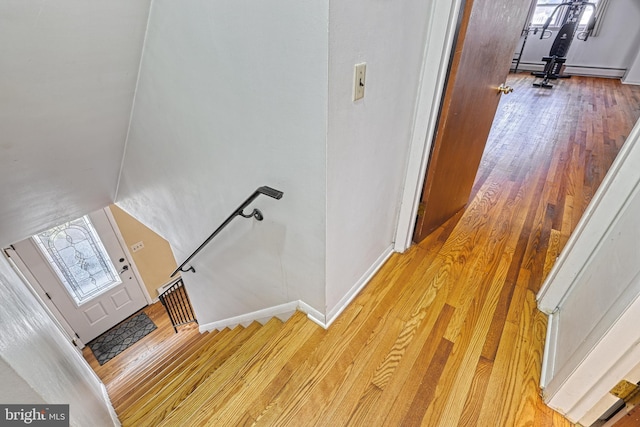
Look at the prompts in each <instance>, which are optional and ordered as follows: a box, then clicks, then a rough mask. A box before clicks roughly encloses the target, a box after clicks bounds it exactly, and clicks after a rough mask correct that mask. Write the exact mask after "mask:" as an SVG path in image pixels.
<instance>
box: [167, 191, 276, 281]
mask: <svg viewBox="0 0 640 427" xmlns="http://www.w3.org/2000/svg"><path fill="white" fill-rule="evenodd" d="M261 194H264V195H265V196H269V197H273V198H274V199H276V200H280V199H281V198H282V191H279V190H276V189H273V188H271V187H267V186H262V187H258V189H257V190H256V191H254V192H253V194H252V195H251V196H249V197H248V198H247V200H245V201H244V202H243V203H242V204H241V205H240V206H238V208H237V209H236V210H235V211H233V213H232V214H231V215H229V217H228V218H227V219H226V220H225V221H224V222H223V223H222V225H220V227H218V228H217V229H216V230H215V231H214V232H213V233H211V235H210V236H209V237H207V239H206V240H205V241H204V242H203V243H202V244H201V245H200V246H198V248H197V249H196V250H195V251H193V253H192V254H191V255H189V257H188V258H187V259H186V260H184V262H183V263H182V264H180V266H179V267H178V268H176V269H175V271H174V272H173V273H171V276H170V277H173V276H175V275H176V274H178V272H179V271H181V272H183V273H186V272H187V271H190V272H192V273H195V272H196V269H195V268H193V267H192V266H189V268H187V269H185V268H184V267H185V266H186V265H187V264H188V263H189V261H191V260H192V259H193V257H195V256H196V255H197V254H198V252H200V251H201V250H202V249H203V248H204V247H205V246H207V244H209V242H210V241H211V240H213V238H214V237H216V236H217V235H218V234H219V233H220V232H221V231H222V229H224V228H225V227H226V226H227V225H229V223H230V222H231V221H233V219H234V218H235V217H237V216H241V217H243V218H255V219H256V220H258V221H262V220H263V219H264V216H263V215H262V212H260V210H259V209H254V210H253V211H252V212H251V213H249V214H246V213H244V212H243V211H244V209H245V208H246V207H247V206H249V205H250V204H251V202H253V201H254V200H255V199H256V197H258V196H259V195H261Z"/></svg>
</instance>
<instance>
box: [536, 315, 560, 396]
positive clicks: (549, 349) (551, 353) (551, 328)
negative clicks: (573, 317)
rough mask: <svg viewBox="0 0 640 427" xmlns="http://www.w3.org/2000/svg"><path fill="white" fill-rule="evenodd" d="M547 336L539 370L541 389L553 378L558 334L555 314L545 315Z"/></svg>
mask: <svg viewBox="0 0 640 427" xmlns="http://www.w3.org/2000/svg"><path fill="white" fill-rule="evenodd" d="M547 316H548V317H547V336H546V338H545V342H544V353H543V355H542V369H541V372H540V387H541V388H542V390H544V388H545V387H546V386H547V384H548V383H549V381H550V380H551V378H553V369H554V366H555V364H554V361H555V357H556V338H557V336H558V321H557V319H556V318H555V315H554V314H553V313H552V314H548V315H547Z"/></svg>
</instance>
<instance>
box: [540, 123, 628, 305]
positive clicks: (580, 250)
mask: <svg viewBox="0 0 640 427" xmlns="http://www.w3.org/2000/svg"><path fill="white" fill-rule="evenodd" d="M638 140H640V120H639V121H638V122H636V125H635V126H634V128H633V129H632V130H631V133H630V134H629V137H628V138H627V141H626V143H625V144H624V145H623V146H622V149H621V150H620V152H619V153H618V156H617V157H616V159H615V160H614V162H613V164H612V165H611V168H610V169H609V172H608V173H607V175H606V176H605V177H604V179H603V181H602V183H601V184H600V187H598V190H597V191H596V194H595V195H594V196H593V199H592V200H591V203H589V205H588V206H587V209H586V210H585V212H584V214H583V215H582V218H580V221H579V222H578V224H577V225H576V228H575V229H574V231H573V233H571V237H570V238H569V240H568V241H567V244H566V246H565V247H564V249H563V250H562V251H561V252H560V256H559V257H558V260H557V261H556V263H555V264H554V266H553V268H552V269H551V271H550V272H549V275H548V276H547V279H546V280H545V282H544V283H543V285H542V287H541V288H540V291H539V292H538V295H537V300H538V308H539V309H540V310H542V311H543V312H545V313H547V314H548V313H552V312H554V311H555V310H556V308H557V307H558V306H560V304H561V301H562V299H563V298H564V297H565V295H567V294H568V293H569V292H570V291H571V288H572V287H573V286H574V284H575V282H576V279H577V278H578V276H579V275H580V273H581V272H582V271H583V269H584V267H585V266H586V265H587V264H588V263H589V261H590V260H591V257H592V256H593V254H594V251H595V250H596V248H597V247H598V244H599V242H600V241H602V239H603V238H605V236H606V234H607V232H608V230H609V228H610V227H611V225H612V224H613V223H614V222H615V219H616V217H617V216H618V215H619V214H620V211H621V209H622V208H623V206H624V205H625V202H626V200H627V199H628V197H629V196H630V195H631V194H632V192H633V189H634V188H635V186H636V185H637V184H638V183H639V182H640V153H638V154H636V153H635V152H636V151H638V150H640V145H638ZM578 243H579V244H578Z"/></svg>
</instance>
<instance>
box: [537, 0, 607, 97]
mask: <svg viewBox="0 0 640 427" xmlns="http://www.w3.org/2000/svg"><path fill="white" fill-rule="evenodd" d="M587 8H593V13H592V14H591V18H590V19H589V22H588V23H587V26H586V27H585V29H584V30H583V31H578V26H579V25H580V20H581V19H582V15H583V14H584V12H585V10H586V9H587ZM563 10H564V17H563V20H562V25H561V26H560V30H558V34H557V35H556V38H555V39H554V41H553V44H552V45H551V49H550V50H549V56H544V57H542V60H543V61H544V62H545V66H544V70H543V71H534V72H532V73H531V74H533V75H534V76H536V77H540V78H542V81H540V82H536V83H533V85H534V86H535V87H541V88H545V89H551V88H552V87H553V85H552V84H550V83H549V80H556V79H559V78H568V77H571V76H565V75H563V74H562V69H563V66H564V63H565V62H566V60H567V52H569V48H570V47H571V43H572V42H573V39H574V38H577V39H578V40H582V41H587V39H588V38H589V34H590V33H591V30H593V28H594V27H595V25H596V5H595V4H593V3H589V2H588V1H584V0H572V1H569V2H565V3H560V4H559V5H558V6H556V7H555V9H553V12H552V13H551V15H550V16H549V18H548V19H547V21H546V22H545V23H544V25H543V26H542V34H540V39H545V38H550V37H551V35H552V32H551V31H549V30H548V28H549V25H551V22H553V18H554V17H555V15H556V13H560V12H561V11H563ZM545 36H546V37H545Z"/></svg>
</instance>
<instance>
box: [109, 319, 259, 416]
mask: <svg viewBox="0 0 640 427" xmlns="http://www.w3.org/2000/svg"><path fill="white" fill-rule="evenodd" d="M262 329H263V328H261V327H260V325H259V324H258V323H255V322H254V323H253V324H251V325H249V327H247V328H242V327H236V328H234V329H233V330H226V331H224V332H223V333H220V335H223V336H222V337H221V338H220V339H219V340H218V341H217V342H215V343H214V344H213V345H212V346H210V347H207V348H206V351H203V352H201V353H199V354H197V355H192V356H191V357H189V358H188V359H186V360H185V361H184V362H183V363H182V364H181V365H180V366H178V367H177V368H176V369H175V370H174V371H173V372H172V373H171V374H170V375H169V376H167V377H164V378H161V379H159V380H158V382H157V383H156V384H155V385H153V386H152V387H151V388H150V389H149V390H148V391H147V392H146V394H145V395H144V398H142V399H139V401H137V402H135V403H134V404H133V405H131V406H130V407H128V408H127V409H126V410H125V411H123V413H122V414H120V419H121V421H122V423H123V425H135V426H139V425H156V424H157V423H158V422H159V421H161V420H162V419H163V418H164V417H165V416H166V414H168V413H170V412H171V411H172V410H173V409H174V408H175V407H176V406H177V405H179V404H180V402H182V400H184V399H185V398H187V397H188V396H189V395H190V394H191V393H192V392H193V390H195V389H197V388H198V386H199V385H200V384H201V383H203V382H205V381H206V380H207V379H208V378H209V377H210V376H211V375H212V374H213V372H215V371H216V370H217V369H218V367H219V366H221V365H222V364H224V363H225V361H226V360H227V359H228V358H229V357H230V356H232V355H233V353H234V352H235V351H236V350H237V349H238V348H239V347H241V346H242V345H243V344H244V343H245V342H246V341H248V340H250V339H251V337H252V336H254V335H255V334H256V333H258V332H259V331H261V330H262ZM147 397H150V398H147Z"/></svg>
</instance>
